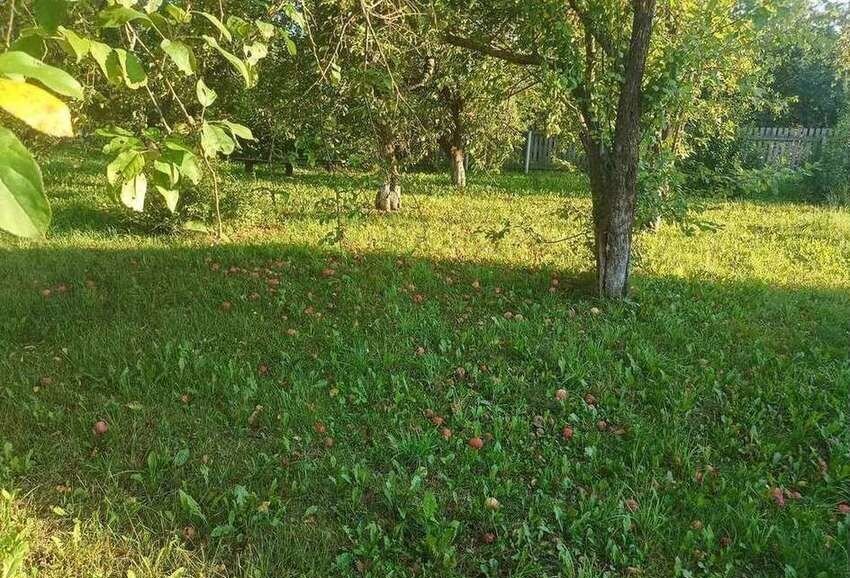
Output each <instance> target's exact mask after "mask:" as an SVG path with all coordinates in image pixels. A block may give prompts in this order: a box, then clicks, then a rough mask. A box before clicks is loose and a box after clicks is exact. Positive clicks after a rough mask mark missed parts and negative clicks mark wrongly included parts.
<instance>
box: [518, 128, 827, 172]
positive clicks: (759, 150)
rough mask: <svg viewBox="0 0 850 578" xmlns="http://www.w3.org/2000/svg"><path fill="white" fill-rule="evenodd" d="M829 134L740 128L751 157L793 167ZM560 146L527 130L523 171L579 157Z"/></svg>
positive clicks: (810, 130)
mask: <svg viewBox="0 0 850 578" xmlns="http://www.w3.org/2000/svg"><path fill="white" fill-rule="evenodd" d="M831 136H832V129H829V128H785V127H756V128H747V129H744V130H743V131H742V132H741V139H742V140H743V141H744V143H745V146H747V147H748V148H749V149H750V151H751V153H752V155H753V156H754V159H753V160H755V161H756V162H758V163H759V164H764V165H784V166H789V167H791V168H795V169H796V168H800V167H801V166H802V165H803V164H804V163H805V162H806V161H808V160H810V159H812V157H813V156H815V155H817V153H818V152H819V151H820V149H821V148H822V147H823V145H824V144H825V143H826V141H827V140H829V138H830V137H831ZM562 148H564V147H559V142H558V138H557V137H554V136H547V135H546V134H544V133H540V132H537V131H534V130H529V131H528V134H527V136H526V140H525V172H528V171H530V170H533V169H549V168H552V164H553V163H552V160H553V159H554V158H555V157H556V156H557V157H558V158H565V159H568V160H571V161H578V160H579V159H580V154H579V153H578V151H571V150H562ZM566 148H567V149H569V148H570V147H566ZM573 157H575V158H573Z"/></svg>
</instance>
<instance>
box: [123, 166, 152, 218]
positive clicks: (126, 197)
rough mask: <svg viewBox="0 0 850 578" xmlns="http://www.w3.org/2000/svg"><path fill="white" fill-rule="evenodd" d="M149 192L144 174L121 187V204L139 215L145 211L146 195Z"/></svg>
mask: <svg viewBox="0 0 850 578" xmlns="http://www.w3.org/2000/svg"><path fill="white" fill-rule="evenodd" d="M147 192H148V180H147V179H146V178H145V175H144V174H138V175H136V176H135V177H133V178H132V179H130V180H129V181H126V182H125V183H124V184H123V185H121V202H122V203H124V204H125V205H126V206H128V207H130V208H131V209H133V210H134V211H136V212H137V213H141V212H142V211H144V210H145V194H147Z"/></svg>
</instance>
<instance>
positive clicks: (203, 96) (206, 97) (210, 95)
mask: <svg viewBox="0 0 850 578" xmlns="http://www.w3.org/2000/svg"><path fill="white" fill-rule="evenodd" d="M195 94H197V95H198V102H200V103H201V106H203V107H207V106H210V105H211V104H212V103H214V102H215V99H216V98H218V95H217V94H216V93H215V91H214V90H213V89H211V88H209V87H208V86H207V83H205V82H204V79H203V78H199V79H198V83H197V84H196V85H195Z"/></svg>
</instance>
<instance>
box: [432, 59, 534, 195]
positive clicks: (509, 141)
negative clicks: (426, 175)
mask: <svg viewBox="0 0 850 578" xmlns="http://www.w3.org/2000/svg"><path fill="white" fill-rule="evenodd" d="M437 53H438V54H439V57H438V58H437V59H436V64H435V73H434V74H433V77H432V79H431V81H430V83H429V88H430V90H431V91H432V92H433V93H434V94H433V99H434V101H435V107H434V108H435V110H434V112H433V114H429V115H428V118H429V119H431V122H434V123H436V125H437V128H436V130H437V132H438V134H439V145H440V148H441V149H442V152H443V153H444V154H445V156H446V158H447V159H448V160H449V167H450V171H451V179H452V184H454V185H455V186H457V187H458V188H464V187H465V186H466V168H467V163H468V158H469V157H468V155H469V154H470V153H472V157H473V159H474V162H475V163H476V165H477V166H478V167H479V168H480V169H483V170H496V169H498V168H500V167H501V166H502V165H503V164H504V162H505V161H506V160H507V158H508V157H509V156H510V155H511V154H513V152H514V151H515V150H516V147H517V145H518V144H519V142H520V141H521V139H522V138H523V136H524V134H525V127H526V126H527V123H528V120H529V117H530V114H531V111H532V107H531V101H532V99H531V98H530V94H529V92H530V91H531V90H532V89H533V88H534V87H535V86H536V85H537V83H538V81H537V79H536V78H535V77H534V76H533V75H531V74H529V73H528V71H527V70H523V68H522V67H518V66H515V65H513V64H510V63H506V62H504V61H500V60H495V59H492V58H486V57H484V56H482V55H480V54H478V53H475V52H470V51H467V50H462V49H458V48H456V47H451V46H449V47H446V48H441V49H439V50H437Z"/></svg>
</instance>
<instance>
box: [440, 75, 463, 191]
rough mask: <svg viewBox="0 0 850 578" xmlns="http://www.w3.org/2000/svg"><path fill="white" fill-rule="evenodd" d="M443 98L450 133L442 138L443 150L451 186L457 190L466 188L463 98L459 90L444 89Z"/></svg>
mask: <svg viewBox="0 0 850 578" xmlns="http://www.w3.org/2000/svg"><path fill="white" fill-rule="evenodd" d="M443 98H444V99H445V101H446V103H447V106H448V107H449V110H450V112H451V132H450V133H449V134H448V135H445V136H444V137H443V139H442V140H443V150H444V151H445V152H446V156H448V157H449V165H450V166H451V170H452V184H453V185H454V186H456V187H457V188H459V189H463V188H464V187H466V149H465V148H464V141H465V138H464V137H465V136H466V134H465V132H466V127H465V126H464V123H463V96H462V95H461V94H460V91H459V89H455V91H450V90H449V89H444V91H443Z"/></svg>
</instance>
